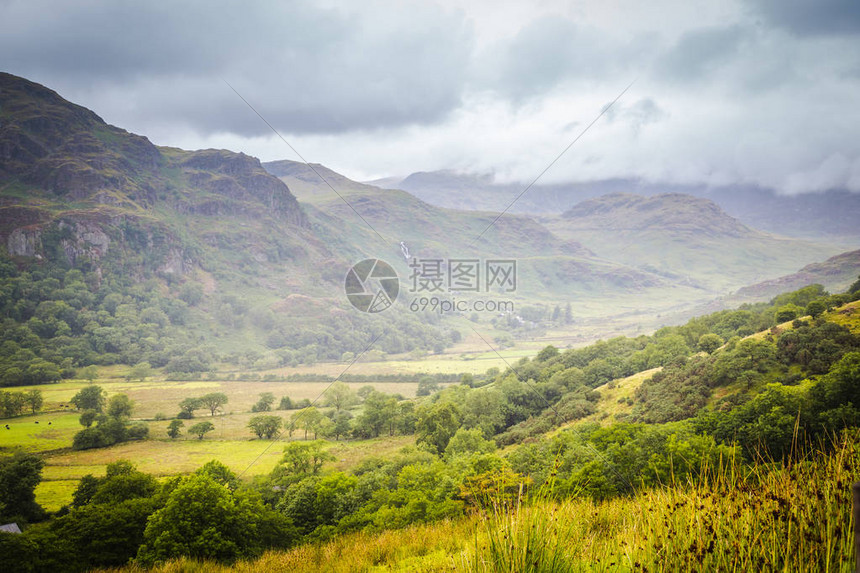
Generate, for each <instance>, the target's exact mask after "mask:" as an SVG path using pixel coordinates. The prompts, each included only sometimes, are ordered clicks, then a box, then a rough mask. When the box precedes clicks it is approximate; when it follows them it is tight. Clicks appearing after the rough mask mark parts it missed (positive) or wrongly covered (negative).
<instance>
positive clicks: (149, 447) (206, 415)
mask: <svg viewBox="0 0 860 573" xmlns="http://www.w3.org/2000/svg"><path fill="white" fill-rule="evenodd" d="M100 374H103V372H100ZM95 383H96V384H98V385H99V386H101V387H102V388H104V389H105V390H106V391H107V393H108V397H110V396H112V395H114V394H119V393H123V394H127V395H128V396H129V397H131V398H132V400H134V401H135V412H134V416H133V417H134V419H137V420H142V421H144V422H145V423H146V424H147V425H148V426H149V430H150V437H149V439H147V440H143V441H133V442H125V443H122V444H117V445H115V446H112V447H109V448H101V449H93V450H83V451H74V450H72V449H71V445H72V440H73V438H74V435H75V434H76V433H77V432H79V431H80V430H81V429H82V426H81V425H80V423H79V422H78V418H79V416H80V413H79V412H76V411H74V410H73V409H72V408H73V407H72V406H71V405H70V404H69V400H70V399H71V397H72V396H74V395H75V393H77V392H78V391H79V390H80V389H81V388H83V387H85V386H87V385H88V383H87V382H85V381H81V380H69V381H64V382H60V383H58V384H47V385H39V386H27V387H18V388H14V390H15V391H25V390H29V389H31V388H36V389H39V390H41V391H42V394H43V396H44V397H45V404H44V409H43V411H42V412H39V413H37V414H35V415H25V416H19V417H15V418H7V419H4V420H2V423H0V451H11V450H13V449H15V448H22V449H24V450H26V451H30V452H38V453H42V454H44V459H45V462H46V465H45V468H44V470H43V472H42V477H43V481H42V483H41V484H39V486H38V487H37V489H36V499H37V501H38V502H39V503H40V504H42V505H43V506H44V507H45V508H46V509H48V510H57V509H59V508H60V507H62V506H63V505H65V504H68V503H69V502H70V501H71V496H72V493H73V492H74V490H75V488H76V487H77V482H78V480H79V479H80V478H81V477H83V476H84V475H87V474H93V475H96V476H99V475H104V472H105V467H106V466H107V464H109V463H111V462H114V461H117V460H121V459H126V460H130V461H132V462H133V463H134V464H135V465H136V466H137V467H138V468H139V469H140V470H141V471H144V472H146V473H150V474H153V475H156V476H171V475H177V474H184V473H188V472H192V471H194V470H196V469H197V468H199V467H200V466H202V465H203V464H205V463H206V462H208V461H210V460H213V459H217V460H219V461H221V462H222V463H224V464H226V465H227V466H228V467H229V468H230V469H231V470H233V471H234V472H236V473H237V474H239V473H242V474H244V477H251V476H254V475H259V474H264V473H268V472H270V471H271V470H272V469H273V468H274V467H275V465H276V464H277V462H278V460H279V459H280V457H281V454H282V451H283V446H284V444H285V443H286V442H287V441H288V440H290V439H292V440H301V439H304V437H305V435H304V432H303V431H296V432H294V433H293V435H292V437H290V436H289V435H288V434H283V435H281V436H280V437H279V438H278V439H276V440H261V439H258V438H257V437H256V436H254V434H253V433H251V431H250V430H249V429H248V427H247V426H248V422H249V420H250V419H251V417H252V416H255V415H257V414H254V413H251V412H250V409H251V406H252V405H253V404H254V403H256V401H257V400H258V397H259V394H260V393H261V392H272V393H273V394H274V395H275V397H276V401H280V398H281V397H282V396H289V397H290V398H292V399H293V400H302V399H304V398H308V399H310V400H314V399H316V398H317V397H319V396H320V394H322V393H323V392H324V391H325V389H326V388H327V387H328V386H329V385H330V383H328V382H259V381H250V382H246V381H226V382H222V381H192V382H171V381H164V380H157V379H149V380H147V381H144V382H128V381H125V380H122V379H117V378H109V379H99V380H96V381H95ZM363 385H364V384H363V383H361V384H359V383H353V384H349V386H351V387H352V388H353V389H354V390H357V389H358V388H360V387H361V386H363ZM371 385H372V386H374V387H375V388H376V389H377V390H379V391H382V392H387V393H391V394H401V395H403V396H404V397H405V398H412V397H414V396H415V391H416V389H417V384H416V383H413V382H404V383H394V382H384V383H371ZM209 392H223V393H225V394H227V396H228V398H229V401H228V403H227V405H226V406H225V407H224V410H225V412H219V413H216V415H215V416H211V415H210V412H209V411H208V410H202V409H201V410H197V411H196V412H195V417H194V418H193V419H191V420H184V421H183V422H184V427H183V428H182V435H181V436H180V437H179V438H177V439H175V440H171V439H170V438H168V436H167V425H168V424H169V420H158V421H157V420H154V418H155V415H156V414H158V413H162V414H165V415H166V416H169V417H173V416H175V415H176V413H177V412H178V407H177V404H178V402H179V401H180V400H182V399H183V398H186V397H190V396H201V395H203V394H206V393H209ZM276 405H277V404H276ZM294 412H295V410H286V411H283V410H275V411H272V412H269V413H268V414H270V415H276V416H280V417H281V418H283V419H284V420H288V419H289V417H290V415H291V414H292V413H294ZM202 420H209V421H211V422H212V423H213V424H214V425H215V430H214V431H212V432H210V433H208V434H206V436H205V437H204V438H203V439H202V440H199V439H197V438H196V437H194V436H189V435H187V434H186V431H187V429H188V428H189V427H190V426H191V425H193V424H195V423H197V422H199V421H202ZM7 424H8V426H9V429H8V430H7V429H6V427H5V426H6V425H7ZM313 437H314V436H313V435H312V434H310V435H308V436H307V438H308V439H313ZM414 443H415V438H414V436H394V437H387V436H386V437H380V438H376V439H372V440H357V441H345V440H342V441H339V442H338V441H333V442H331V445H330V446H329V449H330V451H331V453H332V454H333V455H334V456H335V461H333V462H331V465H332V467H335V468H337V469H346V468H349V467H352V466H354V465H355V464H357V463H358V462H360V461H361V460H362V459H364V458H366V457H369V456H379V455H388V454H392V453H394V452H396V451H397V450H399V449H401V448H403V447H404V446H408V445H413V444H414Z"/></svg>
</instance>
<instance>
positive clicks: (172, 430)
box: [167, 420, 185, 439]
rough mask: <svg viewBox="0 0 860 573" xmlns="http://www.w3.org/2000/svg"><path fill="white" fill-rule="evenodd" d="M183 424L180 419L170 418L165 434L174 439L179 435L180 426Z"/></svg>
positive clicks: (180, 431)
mask: <svg viewBox="0 0 860 573" xmlns="http://www.w3.org/2000/svg"><path fill="white" fill-rule="evenodd" d="M184 425H185V424H184V423H183V422H182V420H172V421H171V422H170V425H169V426H167V435H168V436H170V438H171V439H176V438H178V437H179V434H181V433H182V430H181V428H182V426H184Z"/></svg>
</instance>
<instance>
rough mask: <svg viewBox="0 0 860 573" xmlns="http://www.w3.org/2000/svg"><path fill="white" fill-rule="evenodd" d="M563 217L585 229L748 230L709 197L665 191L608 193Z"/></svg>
mask: <svg viewBox="0 0 860 573" xmlns="http://www.w3.org/2000/svg"><path fill="white" fill-rule="evenodd" d="M562 218H564V219H565V220H567V221H568V222H569V223H571V224H574V225H582V226H584V227H586V228H604V229H605V228H610V229H618V230H637V231H643V230H646V229H657V228H659V229H663V230H667V231H675V232H679V231H681V232H692V233H704V234H707V235H714V236H717V235H725V236H730V237H741V236H744V235H748V234H750V233H752V231H751V229H750V228H749V227H747V226H746V225H744V224H742V223H741V222H740V221H738V220H737V219H735V218H733V217H731V216H729V215H728V214H727V213H726V212H725V211H723V210H722V209H720V207H719V206H718V205H717V204H716V203H714V202H713V201H710V200H708V199H702V198H700V197H694V196H691V195H682V194H680V193H665V194H661V195H651V196H647V197H646V196H642V195H634V194H632V193H611V194H608V195H603V196H601V197H598V198H595V199H588V200H586V201H582V202H581V203H577V204H576V205H575V206H574V207H572V208H571V209H569V210H568V211H565V212H564V213H563V214H562Z"/></svg>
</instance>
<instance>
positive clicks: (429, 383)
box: [415, 376, 439, 396]
mask: <svg viewBox="0 0 860 573" xmlns="http://www.w3.org/2000/svg"><path fill="white" fill-rule="evenodd" d="M438 391H439V383H438V382H436V380H434V379H433V378H431V377H430V376H423V377H422V378H421V380H419V381H418V390H417V391H416V392H415V395H416V396H429V395H430V394H432V393H433V392H438Z"/></svg>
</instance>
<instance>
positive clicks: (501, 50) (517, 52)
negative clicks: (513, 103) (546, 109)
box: [476, 16, 607, 100]
mask: <svg viewBox="0 0 860 573" xmlns="http://www.w3.org/2000/svg"><path fill="white" fill-rule="evenodd" d="M604 43H605V42H604V41H602V40H601V37H600V35H599V34H598V33H597V31H595V30H592V29H589V28H585V27H583V26H580V25H577V24H576V23H574V22H572V21H571V20H569V19H567V18H562V17H559V16H545V17H542V18H538V19H536V20H534V21H532V22H530V23H528V24H527V25H525V26H524V27H523V28H522V29H521V30H520V31H519V33H517V34H516V35H515V36H513V37H510V38H505V39H504V40H501V41H499V42H498V43H497V44H495V45H493V46H492V47H491V48H490V49H489V50H488V53H487V54H485V55H484V57H479V58H477V61H476V65H477V66H478V67H480V68H482V69H481V70H480V71H479V73H478V74H477V75H478V76H479V77H481V76H483V77H484V78H485V80H486V82H487V83H486V85H485V86H484V87H488V88H490V89H494V90H496V91H498V92H500V93H502V94H504V95H505V96H508V97H510V98H512V99H514V100H522V99H523V98H528V97H530V96H535V95H540V94H543V93H545V92H546V91H547V90H548V89H552V88H554V87H555V86H557V85H558V84H559V83H561V82H563V81H565V80H567V79H571V78H576V77H580V78H581V77H588V76H591V77H594V76H595V75H603V73H604V71H605V70H604V69H603V68H604V67H605V65H606V52H607V50H606V48H605V46H604V45H603V44H604Z"/></svg>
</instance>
